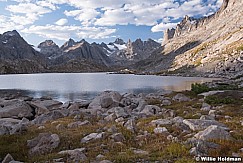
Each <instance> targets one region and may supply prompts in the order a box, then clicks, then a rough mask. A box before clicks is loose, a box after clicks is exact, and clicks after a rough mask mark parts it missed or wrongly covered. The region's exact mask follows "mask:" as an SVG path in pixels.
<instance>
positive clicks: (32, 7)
mask: <svg viewBox="0 0 243 163" xmlns="http://www.w3.org/2000/svg"><path fill="white" fill-rule="evenodd" d="M6 10H8V11H10V12H12V13H21V14H37V15H42V14H46V13H50V12H51V10H50V9H48V8H45V7H42V6H38V5H36V4H34V3H20V4H18V5H9V6H7V7H6Z"/></svg>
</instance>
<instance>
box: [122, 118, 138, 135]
mask: <svg viewBox="0 0 243 163" xmlns="http://www.w3.org/2000/svg"><path fill="white" fill-rule="evenodd" d="M124 127H125V128H126V129H128V130H130V131H132V132H135V131H136V124H135V120H134V119H129V120H128V121H127V122H126V123H125V124H124Z"/></svg>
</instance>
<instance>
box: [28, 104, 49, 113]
mask: <svg viewBox="0 0 243 163" xmlns="http://www.w3.org/2000/svg"><path fill="white" fill-rule="evenodd" d="M28 104H29V105H30V106H32V107H33V108H35V114H36V115H41V114H47V113H49V112H50V111H49V110H48V109H47V108H46V107H45V106H43V105H41V104H39V103H36V102H32V101H31V102H28Z"/></svg>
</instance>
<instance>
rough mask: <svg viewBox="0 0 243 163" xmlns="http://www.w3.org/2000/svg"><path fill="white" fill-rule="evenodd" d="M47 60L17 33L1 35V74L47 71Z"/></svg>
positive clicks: (11, 32)
mask: <svg viewBox="0 0 243 163" xmlns="http://www.w3.org/2000/svg"><path fill="white" fill-rule="evenodd" d="M45 63H46V61H45V58H44V57H43V56H42V55H41V54H40V53H39V52H37V51H36V50H35V49H34V48H33V47H32V46H31V45H29V44H28V43H27V42H26V41H25V40H24V39H23V38H22V37H21V36H20V35H19V33H18V32H17V31H15V30H14V31H9V32H5V33H3V34H2V35H0V73H1V74H9V73H37V72H42V71H44V69H45Z"/></svg>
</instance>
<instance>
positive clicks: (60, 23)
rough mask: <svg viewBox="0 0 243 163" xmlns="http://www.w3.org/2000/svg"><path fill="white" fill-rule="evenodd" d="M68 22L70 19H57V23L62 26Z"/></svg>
mask: <svg viewBox="0 0 243 163" xmlns="http://www.w3.org/2000/svg"><path fill="white" fill-rule="evenodd" d="M67 23H68V20H67V19H64V18H63V19H59V20H58V21H56V23H55V24H56V25H60V26H63V25H65V24H67Z"/></svg>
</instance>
